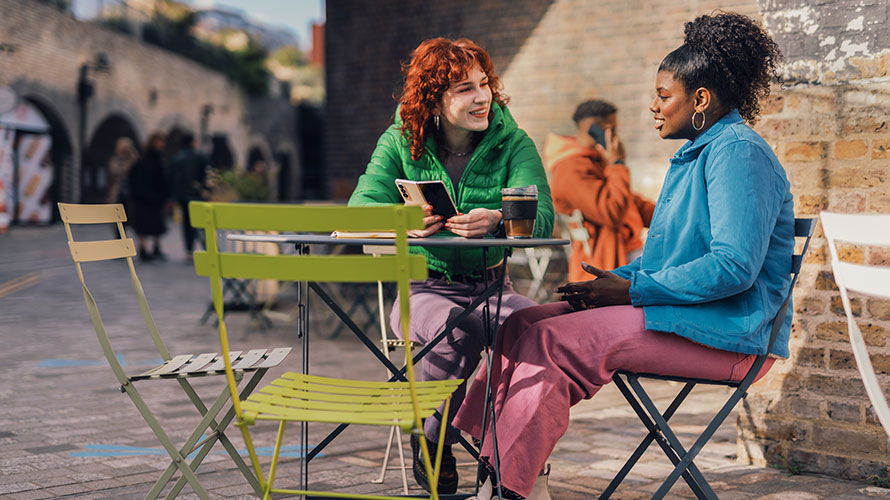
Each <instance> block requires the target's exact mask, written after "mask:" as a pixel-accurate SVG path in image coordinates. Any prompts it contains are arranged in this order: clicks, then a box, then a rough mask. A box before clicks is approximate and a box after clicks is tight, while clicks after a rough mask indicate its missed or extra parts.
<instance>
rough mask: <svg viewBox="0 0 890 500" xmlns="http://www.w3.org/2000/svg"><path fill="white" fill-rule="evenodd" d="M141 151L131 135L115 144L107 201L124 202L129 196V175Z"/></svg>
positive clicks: (111, 160) (109, 170)
mask: <svg viewBox="0 0 890 500" xmlns="http://www.w3.org/2000/svg"><path fill="white" fill-rule="evenodd" d="M138 159H139V151H137V150H136V146H135V145H134V144H133V140H132V139H130V138H129V137H121V138H119V139H118V140H117V142H116V143H115V144H114V153H113V154H112V155H111V158H110V159H109V160H108V198H107V199H106V200H105V201H106V203H123V204H124V205H126V203H127V201H128V198H129V194H130V193H129V191H130V186H129V184H128V183H127V176H128V175H129V173H130V169H131V168H132V167H133V164H134V163H136V160H138Z"/></svg>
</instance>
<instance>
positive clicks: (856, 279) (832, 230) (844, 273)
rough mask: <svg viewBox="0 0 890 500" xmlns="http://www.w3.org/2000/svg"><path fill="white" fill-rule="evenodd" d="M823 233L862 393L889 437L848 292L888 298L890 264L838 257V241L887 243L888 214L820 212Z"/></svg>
mask: <svg viewBox="0 0 890 500" xmlns="http://www.w3.org/2000/svg"><path fill="white" fill-rule="evenodd" d="M820 217H821V218H822V232H823V233H824V234H825V239H826V240H828V248H829V250H830V251H831V270H832V272H833V273H834V281H835V283H837V287H838V289H839V290H840V293H841V301H842V302H843V304H844V312H845V313H846V315H847V330H848V331H849V334H850V346H851V347H852V349H853V356H854V357H855V358H856V365H857V366H858V368H859V374H860V375H861V376H862V382H863V383H864V384H865V392H866V393H867V394H868V397H869V399H870V400H871V404H872V408H873V409H874V412H875V414H876V415H877V417H878V420H879V421H880V422H881V425H882V426H883V427H884V431H886V432H887V435H888V436H890V409H888V407H887V398H886V397H885V396H884V392H883V391H882V390H881V384H880V382H879V381H878V377H877V375H876V374H875V369H874V366H872V364H871V359H870V358H869V355H868V349H867V348H866V345H865V340H863V338H862V332H861V331H860V330H859V325H857V324H856V318H855V317H854V316H853V312H852V308H851V307H850V296H849V292H854V293H859V294H863V295H866V296H868V297H874V298H880V299H890V267H887V266H880V265H869V264H854V263H851V262H843V261H841V260H840V259H839V257H838V250H837V247H838V242H844V243H848V244H856V245H867V246H882V247H888V246H890V215H883V214H837V213H830V212H822V213H821V214H820Z"/></svg>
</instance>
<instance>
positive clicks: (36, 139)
mask: <svg viewBox="0 0 890 500" xmlns="http://www.w3.org/2000/svg"><path fill="white" fill-rule="evenodd" d="M51 149H52V138H51V137H50V136H49V135H46V134H27V135H24V136H22V137H21V139H20V140H19V144H18V148H16V160H17V162H16V163H17V166H18V183H17V184H18V189H17V190H16V194H17V195H18V196H17V197H16V201H17V205H16V214H15V215H16V216H15V219H16V220H17V221H18V222H27V223H31V224H47V223H49V222H50V220H51V218H52V210H51V207H50V199H49V198H50V197H49V190H50V187H51V186H52V183H53V165H52V159H51V156H50V150H51Z"/></svg>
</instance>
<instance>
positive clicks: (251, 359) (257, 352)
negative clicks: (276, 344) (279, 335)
mask: <svg viewBox="0 0 890 500" xmlns="http://www.w3.org/2000/svg"><path fill="white" fill-rule="evenodd" d="M264 354H266V350H265V349H252V350H250V351H247V354H245V355H244V356H243V357H242V358H241V359H239V360H237V361H236V362H235V364H234V365H233V366H232V368H233V369H235V370H246V369H248V368H253V365H254V364H256V362H257V361H259V360H261V359H263V355H264Z"/></svg>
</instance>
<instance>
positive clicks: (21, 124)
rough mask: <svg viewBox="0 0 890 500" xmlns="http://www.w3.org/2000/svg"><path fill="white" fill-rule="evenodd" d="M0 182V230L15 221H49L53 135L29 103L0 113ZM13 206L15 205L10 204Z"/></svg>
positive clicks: (38, 112)
mask: <svg viewBox="0 0 890 500" xmlns="http://www.w3.org/2000/svg"><path fill="white" fill-rule="evenodd" d="M0 130H3V131H5V132H4V133H3V137H2V138H0V183H2V184H3V188H2V190H0V191H2V192H3V194H2V196H3V203H2V206H3V207H4V208H0V214H2V215H0V231H5V230H6V229H8V228H9V225H10V224H11V223H12V222H13V221H15V222H19V223H32V224H34V223H36V224H46V223H49V222H50V221H51V220H52V209H51V200H50V188H51V186H52V183H53V175H54V169H53V165H52V155H51V153H50V152H51V149H52V136H51V135H49V131H50V127H49V123H47V121H46V119H45V118H44V117H43V115H42V114H41V113H40V111H38V110H37V108H36V107H34V106H32V105H31V104H30V103H28V102H19V103H18V104H17V105H16V106H15V108H13V109H12V110H11V111H8V112H6V113H3V114H0ZM13 205H14V206H13Z"/></svg>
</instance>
